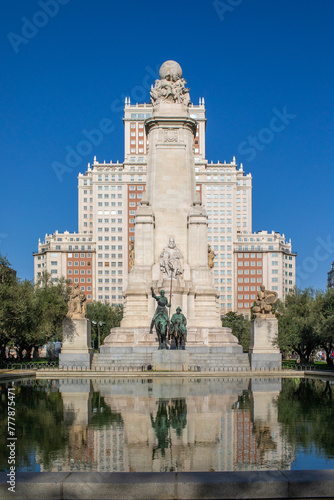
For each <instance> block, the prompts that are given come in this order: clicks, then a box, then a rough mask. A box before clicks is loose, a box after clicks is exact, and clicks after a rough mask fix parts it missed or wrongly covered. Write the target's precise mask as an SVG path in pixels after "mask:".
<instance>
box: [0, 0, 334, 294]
mask: <svg viewBox="0 0 334 500" xmlns="http://www.w3.org/2000/svg"><path fill="white" fill-rule="evenodd" d="M55 3H56V4H55ZM42 4H44V9H45V10H47V11H48V12H49V14H42V15H41V14H40V12H41V11H43V9H42ZM0 9H1V16H0V61H1V69H2V77H1V95H0V115H1V120H0V137H1V141H0V155H1V156H0V157H1V163H2V172H1V174H2V175H1V181H2V182H1V186H2V189H1V198H0V203H1V210H0V214H1V216H0V217H1V218H0V252H1V253H2V254H5V255H7V257H8V259H9V261H10V262H11V263H12V265H13V267H14V268H15V269H17V271H18V275H19V276H20V277H21V278H28V279H31V278H32V277H33V258H32V252H33V251H35V250H36V249H37V243H38V238H39V237H40V238H42V239H43V238H44V235H45V233H46V232H47V233H51V232H54V231H55V230H56V229H58V230H59V231H64V230H66V229H67V230H69V231H74V230H77V174H78V172H84V171H85V170H86V167H87V162H90V161H92V158H93V156H94V154H95V155H96V156H97V158H98V160H99V161H103V160H107V161H110V160H113V161H116V160H119V161H122V160H123V124H122V111H121V107H120V106H119V101H118V100H120V101H122V102H124V97H125V96H126V95H129V96H131V101H132V102H135V101H136V100H141V101H148V99H149V97H148V91H147V87H148V85H150V84H151V83H153V82H154V74H155V72H156V68H157V67H159V66H160V65H161V64H162V62H164V61H165V60H167V59H175V60H177V61H178V62H179V63H180V64H181V66H182V68H183V73H184V77H185V78H186V79H187V81H188V86H189V87H190V89H191V94H190V95H191V98H192V101H193V102H194V103H198V99H199V97H204V98H205V102H206V107H207V119H208V124H207V134H206V139H207V140H206V148H207V158H208V159H209V161H211V160H213V161H217V160H219V161H221V162H223V161H224V160H226V161H229V160H231V159H232V157H233V156H236V160H237V163H238V164H240V162H242V163H243V164H244V170H245V171H246V172H251V173H252V175H253V230H255V231H257V230H261V229H267V230H270V231H271V230H275V231H278V232H282V233H284V234H285V235H286V237H287V238H291V239H292V243H293V249H294V250H295V251H297V252H298V258H297V263H298V264H297V267H298V272H297V275H298V276H299V285H300V286H301V287H302V288H304V287H306V286H309V285H311V286H314V287H316V288H324V287H325V286H326V279H327V272H328V271H329V269H330V265H331V262H332V260H334V229H333V223H332V214H333V204H334V201H333V195H332V192H333V158H334V141H333V130H334V118H333V116H334V102H333V88H334V81H333V80H334V79H333V76H334V66H333V48H334V30H333V19H334V2H332V1H331V0H320V1H319V0H318V1H315V0H294V1H291V0H271V1H270V2H269V1H268V0H221V1H220V2H217V1H216V2H214V1H213V0H191V1H190V0H183V1H182V2H180V1H179V0H178V1H176V0H170V1H169V2H152V1H148V0H142V1H141V2H138V1H136V0H127V1H124V0H122V1H121V0H113V1H111V0H110V1H108V0H99V1H93V0H49V1H47V0H39V1H35V0H30V1H29V2H27V1H26V0H15V1H12V0H2V2H1V6H0ZM36 24H37V25H38V27H36ZM136 97H137V99H136ZM277 114H281V115H282V114H283V116H285V118H284V119H283V122H282V121H280V122H279V123H280V125H278V121H277V120H276V121H275V120H274V117H275V116H277ZM104 118H109V119H110V120H112V122H113V125H114V129H113V131H112V132H109V133H105V134H104V136H103V141H102V142H101V144H99V145H98V146H96V148H94V150H93V151H92V152H91V153H90V154H86V155H81V157H80V158H79V160H77V165H76V166H74V167H73V169H72V170H71V171H68V172H65V173H64V174H63V175H62V182H59V179H58V178H57V176H56V175H55V172H54V170H53V168H52V164H53V162H55V161H56V162H59V163H63V164H64V163H65V157H66V154H67V150H66V148H67V147H70V148H74V149H75V148H76V147H77V145H78V143H80V141H81V140H82V139H84V134H83V132H82V131H83V130H86V131H90V130H92V129H94V128H96V127H97V126H98V125H99V124H100V122H101V120H102V119H104ZM254 140H255V142H254ZM251 142H252V143H254V144H255V145H251V144H250V143H251Z"/></svg>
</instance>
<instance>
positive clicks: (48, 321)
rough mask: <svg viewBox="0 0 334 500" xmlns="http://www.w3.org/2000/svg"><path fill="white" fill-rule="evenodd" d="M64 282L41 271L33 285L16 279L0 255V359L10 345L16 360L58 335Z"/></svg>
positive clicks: (64, 300)
mask: <svg viewBox="0 0 334 500" xmlns="http://www.w3.org/2000/svg"><path fill="white" fill-rule="evenodd" d="M67 298H68V292H67V285H66V281H65V280H64V279H60V280H58V281H57V282H55V283H54V282H52V281H51V278H50V275H48V274H47V273H45V274H43V275H42V277H41V278H40V280H39V282H38V283H37V284H36V285H34V284H33V283H32V282H31V281H28V280H24V281H20V280H19V279H18V278H17V277H16V273H15V271H13V270H12V269H11V268H10V264H9V262H8V260H7V259H6V258H5V257H2V256H1V255H0V359H2V360H4V359H5V358H6V348H11V347H13V348H14V349H15V350H16V353H17V356H18V359H19V360H22V359H23V357H24V356H26V357H27V358H28V359H30V357H31V354H32V351H33V350H34V352H36V353H37V352H38V348H39V347H41V346H42V345H44V344H45V343H46V342H49V341H52V340H55V339H61V332H62V320H63V318H64V317H65V315H66V313H67Z"/></svg>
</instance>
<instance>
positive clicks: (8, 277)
mask: <svg viewBox="0 0 334 500" xmlns="http://www.w3.org/2000/svg"><path fill="white" fill-rule="evenodd" d="M16 302H17V279H16V274H15V271H13V270H12V268H11V265H10V263H9V261H8V260H7V258H6V257H3V256H2V255H1V254H0V359H2V360H4V359H5V358H6V347H7V345H8V344H9V343H10V341H11V338H12V335H13V333H14V331H15V314H14V313H15V308H16V307H15V304H16Z"/></svg>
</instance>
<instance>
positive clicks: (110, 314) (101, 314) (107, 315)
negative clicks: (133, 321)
mask: <svg viewBox="0 0 334 500" xmlns="http://www.w3.org/2000/svg"><path fill="white" fill-rule="evenodd" d="M87 318H89V319H90V320H91V321H95V322H96V323H102V325H101V326H99V329H100V343H101V344H102V342H103V341H104V339H105V338H106V337H107V336H108V335H109V333H110V329H111V328H116V327H117V326H120V324H121V320H122V318H123V307H122V306H121V305H115V306H114V305H110V304H107V303H103V302H91V303H89V304H87ZM97 336H98V331H97V326H96V327H95V326H93V328H92V340H93V341H94V345H97Z"/></svg>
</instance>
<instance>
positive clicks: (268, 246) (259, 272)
mask: <svg viewBox="0 0 334 500" xmlns="http://www.w3.org/2000/svg"><path fill="white" fill-rule="evenodd" d="M190 109H191V111H190V117H191V118H194V119H196V120H197V133H196V137H195V139H194V157H195V161H194V171H195V177H196V189H197V191H198V192H199V193H200V197H201V199H202V202H203V205H204V206H205V208H206V210H207V214H208V244H210V245H211V248H212V249H213V250H214V252H215V254H216V257H215V260H214V267H213V269H212V272H213V278H214V283H215V286H216V288H217V292H218V293H219V296H220V305H221V314H222V315H224V314H226V313H227V312H228V311H239V312H241V313H243V314H244V315H246V316H249V310H250V307H251V306H252V304H253V302H254V300H255V298H256V294H257V290H258V289H259V286H260V285H261V284H264V285H265V286H266V288H268V289H272V290H276V291H277V292H278V296H279V297H280V298H282V299H284V297H285V296H286V294H287V293H289V292H291V291H292V290H293V288H294V286H295V257H296V254H295V253H292V249H291V241H290V242H289V243H286V242H285V237H284V235H283V236H282V235H280V234H278V233H274V232H273V233H267V232H266V231H260V232H258V233H254V234H253V233H252V176H251V174H250V173H245V172H244V170H243V165H242V164H241V165H240V166H239V167H238V165H237V163H236V161H235V158H233V160H232V161H231V162H226V161H225V162H223V163H221V162H217V163H213V162H211V163H209V162H208V160H207V159H206V155H205V129H206V110H205V104H204V99H202V98H201V99H200V100H199V104H198V105H194V104H191V105H190ZM151 114H152V105H151V104H134V105H132V104H130V99H129V98H126V100H125V108H124V131H125V141H124V161H123V163H119V162H117V163H112V162H110V163H109V162H108V163H107V162H105V161H104V162H103V163H102V162H99V161H97V159H96V157H94V161H93V163H92V165H90V164H88V168H87V171H86V172H85V173H84V174H79V176H78V191H79V196H78V201H79V203H78V234H69V233H63V234H60V233H55V234H54V235H49V236H46V239H45V242H44V243H39V247H38V252H36V253H34V259H35V279H37V278H38V275H39V273H41V272H42V271H48V272H51V273H52V274H53V279H56V278H57V277H59V276H61V275H62V276H65V277H66V278H68V279H69V280H70V282H71V280H72V282H73V283H80V286H81V288H82V290H83V291H84V292H85V293H86V295H87V298H88V300H97V301H106V302H109V303H112V304H119V303H122V301H123V292H124V291H125V289H126V286H127V276H128V272H129V270H130V269H129V249H130V244H131V241H133V239H134V226H135V212H136V208H137V206H138V204H139V203H140V202H141V199H142V196H143V192H144V191H145V185H146V167H147V153H148V148H149V146H150V145H149V139H148V137H147V136H146V131H145V120H146V119H147V118H149V117H150V116H151ZM80 248H82V249H83V250H82V251H81V250H80ZM76 250H77V252H76ZM85 252H87V255H89V257H88V256H87V258H85V259H84V258H82V259H81V258H79V257H78V259H77V260H76V259H75V258H74V257H72V254H78V255H79V254H80V255H81V254H84V253H85ZM70 255H71V256H70ZM72 262H73V263H72ZM76 262H78V263H79V267H78V266H77V264H76ZM88 262H90V266H91V268H90V267H89V266H88V264H87V263H88ZM81 264H82V266H81ZM71 266H72V267H71ZM74 266H75V267H74ZM72 269H73V272H71V271H72ZM55 271H57V272H55ZM76 271H79V273H76V275H75V274H74V272H76ZM88 271H91V274H90V275H88ZM81 274H82V275H81ZM78 279H79V281H77V280H78ZM84 279H85V281H83V280H84ZM88 280H91V281H88Z"/></svg>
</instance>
